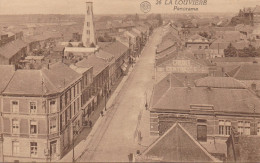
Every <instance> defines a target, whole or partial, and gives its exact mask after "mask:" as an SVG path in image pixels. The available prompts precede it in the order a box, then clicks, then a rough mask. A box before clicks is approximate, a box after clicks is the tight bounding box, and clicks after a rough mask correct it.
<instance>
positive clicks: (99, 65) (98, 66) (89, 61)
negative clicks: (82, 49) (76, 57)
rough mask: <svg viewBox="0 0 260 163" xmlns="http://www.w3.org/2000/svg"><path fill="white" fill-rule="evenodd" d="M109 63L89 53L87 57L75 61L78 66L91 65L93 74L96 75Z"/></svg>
mask: <svg viewBox="0 0 260 163" xmlns="http://www.w3.org/2000/svg"><path fill="white" fill-rule="evenodd" d="M108 65H109V63H107V62H106V61H105V60H104V59H101V58H98V57H97V56H95V55H90V56H88V58H84V59H83V60H81V61H79V62H77V63H76V66H77V67H78V68H91V67H93V75H94V76H97V75H98V74H99V73H100V72H102V71H103V70H104V69H105V68H106V67H107V66H108Z"/></svg>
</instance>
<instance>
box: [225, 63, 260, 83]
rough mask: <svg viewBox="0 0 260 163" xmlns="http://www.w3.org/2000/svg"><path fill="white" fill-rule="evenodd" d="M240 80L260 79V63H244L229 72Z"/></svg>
mask: <svg viewBox="0 0 260 163" xmlns="http://www.w3.org/2000/svg"><path fill="white" fill-rule="evenodd" d="M227 74H228V75H229V76H231V77H234V78H236V79H238V80H260V65H258V64H244V65H241V66H239V67H237V68H235V69H234V70H232V71H230V72H228V73H227Z"/></svg>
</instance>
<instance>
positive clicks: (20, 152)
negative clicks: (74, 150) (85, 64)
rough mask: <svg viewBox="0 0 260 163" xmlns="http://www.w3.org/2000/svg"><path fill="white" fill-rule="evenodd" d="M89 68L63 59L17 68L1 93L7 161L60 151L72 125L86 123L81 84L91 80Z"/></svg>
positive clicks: (68, 141)
mask: <svg viewBox="0 0 260 163" xmlns="http://www.w3.org/2000/svg"><path fill="white" fill-rule="evenodd" d="M91 73H92V69H88V70H86V72H84V74H83V75H82V74H79V73H77V72H75V71H74V70H72V69H70V68H69V67H67V66H66V65H64V64H63V63H55V64H53V65H50V66H48V68H43V69H41V70H17V71H15V72H14V73H13V76H12V78H10V81H9V82H8V83H7V85H6V86H5V88H4V89H3V91H2V96H1V106H2V107H1V112H2V114H1V122H2V124H1V133H2V135H3V149H4V150H3V153H2V157H3V158H4V159H3V160H4V162H5V161H6V162H9V161H10V162H13V161H15V160H19V161H25V162H30V161H37V162H47V161H50V160H53V161H54V160H58V159H60V157H62V155H63V152H64V151H65V150H66V148H68V147H69V146H70V145H71V144H72V133H73V130H74V131H75V132H76V131H80V130H81V128H82V124H83V123H82V121H83V118H82V117H83V110H82V101H84V100H86V99H83V98H84V97H83V96H82V90H83V89H84V88H86V87H88V86H89V85H90V84H91V83H90V82H91V79H88V80H87V79H86V78H88V77H91V75H89V74H91ZM86 80H87V81H86ZM72 124H74V128H72ZM75 132H74V133H75Z"/></svg>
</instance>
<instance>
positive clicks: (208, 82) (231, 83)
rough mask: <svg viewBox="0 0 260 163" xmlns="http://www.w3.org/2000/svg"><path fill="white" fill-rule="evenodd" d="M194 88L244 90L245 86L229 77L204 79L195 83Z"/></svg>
mask: <svg viewBox="0 0 260 163" xmlns="http://www.w3.org/2000/svg"><path fill="white" fill-rule="evenodd" d="M195 85H196V87H211V88H234V89H235V88H238V89H239V88H240V89H243V88H245V85H244V84H242V83H241V82H240V81H238V80H236V79H234V78H231V77H205V78H202V79H198V80H196V81H195Z"/></svg>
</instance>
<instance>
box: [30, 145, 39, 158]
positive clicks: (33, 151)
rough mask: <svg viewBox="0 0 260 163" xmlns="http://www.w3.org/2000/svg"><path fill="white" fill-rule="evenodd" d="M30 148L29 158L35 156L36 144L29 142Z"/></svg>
mask: <svg viewBox="0 0 260 163" xmlns="http://www.w3.org/2000/svg"><path fill="white" fill-rule="evenodd" d="M30 148H31V156H32V157H33V156H37V149H38V148H37V143H36V142H31V143H30Z"/></svg>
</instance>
